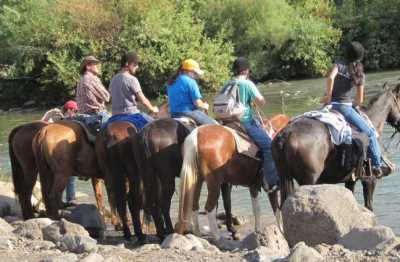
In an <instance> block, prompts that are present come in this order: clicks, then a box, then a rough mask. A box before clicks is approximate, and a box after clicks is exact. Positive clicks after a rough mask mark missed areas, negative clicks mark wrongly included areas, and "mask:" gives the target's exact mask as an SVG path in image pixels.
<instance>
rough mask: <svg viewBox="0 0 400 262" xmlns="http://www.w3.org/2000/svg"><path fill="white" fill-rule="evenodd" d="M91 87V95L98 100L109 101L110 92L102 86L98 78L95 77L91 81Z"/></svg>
mask: <svg viewBox="0 0 400 262" xmlns="http://www.w3.org/2000/svg"><path fill="white" fill-rule="evenodd" d="M92 85H93V88H91V89H92V92H93V95H94V96H95V97H96V98H97V100H98V101H101V102H103V103H104V102H110V93H109V92H108V91H107V89H106V88H105V87H104V86H103V83H101V80H100V78H98V77H96V78H95V79H94V81H93V83H92Z"/></svg>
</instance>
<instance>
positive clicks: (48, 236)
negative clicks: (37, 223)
mask: <svg viewBox="0 0 400 262" xmlns="http://www.w3.org/2000/svg"><path fill="white" fill-rule="evenodd" d="M42 234H43V239H44V240H48V241H51V242H53V243H57V242H58V241H60V239H61V238H62V234H61V232H60V225H59V222H55V223H53V224H51V225H49V226H47V227H45V228H43V229H42Z"/></svg>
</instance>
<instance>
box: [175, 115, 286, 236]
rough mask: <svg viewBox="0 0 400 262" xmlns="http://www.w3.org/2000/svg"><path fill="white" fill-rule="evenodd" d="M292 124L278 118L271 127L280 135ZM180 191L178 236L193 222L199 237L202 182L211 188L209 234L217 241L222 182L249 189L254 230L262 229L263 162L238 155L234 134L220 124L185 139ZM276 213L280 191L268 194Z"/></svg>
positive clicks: (195, 132) (282, 117) (209, 193)
mask: <svg viewBox="0 0 400 262" xmlns="http://www.w3.org/2000/svg"><path fill="white" fill-rule="evenodd" d="M288 122H289V117H287V116H285V115H277V116H275V117H273V118H272V119H271V123H272V126H273V127H274V129H275V130H276V131H277V132H279V131H280V130H281V129H282V128H283V127H284V126H286V124H287V123H288ZM183 155H184V158H183V164H182V170H181V189H180V200H179V216H178V223H177V225H176V231H177V233H180V234H182V233H184V232H185V231H186V230H187V228H188V225H189V222H190V220H191V216H192V212H193V211H194V215H193V225H194V233H195V234H197V235H199V234H200V227H199V222H198V210H199V198H200V191H201V186H202V184H203V181H205V182H206V184H207V188H208V195H207V202H206V206H205V210H206V212H207V215H208V219H209V223H210V231H211V233H212V234H213V236H214V237H215V238H216V239H218V237H219V232H218V231H219V230H218V227H217V223H216V205H217V201H218V197H219V192H220V190H221V185H222V184H223V183H229V184H232V185H242V186H248V187H249V191H250V195H251V198H252V205H253V212H254V215H255V228H256V230H258V229H260V207H259V203H258V198H257V196H258V191H259V190H260V187H261V180H262V177H261V175H260V168H261V162H260V161H258V160H255V159H252V158H250V157H247V156H244V155H242V154H239V153H238V152H237V149H236V142H235V138H234V137H233V135H232V133H231V132H230V131H229V130H227V129H226V128H224V127H223V126H218V125H205V126H201V127H199V128H196V129H195V130H193V131H192V133H191V134H190V135H189V136H188V137H187V138H186V139H185V142H184V145H183ZM268 197H269V199H270V203H271V206H272V209H273V210H274V212H275V211H276V210H277V208H278V194H277V192H274V193H271V194H269V195H268Z"/></svg>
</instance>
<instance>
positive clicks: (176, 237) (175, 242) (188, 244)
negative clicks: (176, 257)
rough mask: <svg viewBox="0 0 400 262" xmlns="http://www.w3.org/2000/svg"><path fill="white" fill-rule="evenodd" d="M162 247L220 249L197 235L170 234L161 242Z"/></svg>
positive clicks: (196, 249)
mask: <svg viewBox="0 0 400 262" xmlns="http://www.w3.org/2000/svg"><path fill="white" fill-rule="evenodd" d="M161 248H164V249H165V248H175V249H180V250H185V251H189V250H195V251H211V252H217V251H219V250H218V249H217V248H216V247H215V246H214V245H211V244H210V243H209V242H208V241H207V240H205V239H202V238H199V237H196V236H195V235H191V234H188V235H180V234H176V233H174V234H171V235H168V236H167V237H166V238H165V239H164V241H163V242H162V244H161Z"/></svg>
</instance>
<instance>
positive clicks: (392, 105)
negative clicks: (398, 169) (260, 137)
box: [272, 84, 400, 210]
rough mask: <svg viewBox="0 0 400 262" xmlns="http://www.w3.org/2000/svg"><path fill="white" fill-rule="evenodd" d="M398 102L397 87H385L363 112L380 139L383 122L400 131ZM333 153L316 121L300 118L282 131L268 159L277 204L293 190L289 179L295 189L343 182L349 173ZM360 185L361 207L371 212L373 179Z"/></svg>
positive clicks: (350, 184) (351, 186)
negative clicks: (275, 177) (277, 186)
mask: <svg viewBox="0 0 400 262" xmlns="http://www.w3.org/2000/svg"><path fill="white" fill-rule="evenodd" d="M399 99H400V84H399V85H397V87H395V88H389V87H387V86H386V84H385V85H384V90H383V92H380V93H379V94H378V95H376V96H375V97H374V98H372V99H371V101H370V103H369V105H368V106H367V107H366V108H364V112H365V113H366V114H367V115H368V117H369V119H370V120H371V122H372V124H373V125H374V127H375V128H376V130H377V132H378V133H379V135H380V136H381V135H382V131H383V126H384V124H385V122H388V123H389V124H390V125H391V126H392V127H393V128H395V129H396V130H397V131H400V104H399V102H398V100H399ZM336 149H337V148H336V147H335V146H334V144H333V143H332V141H331V135H330V133H329V130H328V128H327V127H326V125H325V124H324V123H322V122H320V121H318V120H315V119H310V118H301V119H299V120H297V121H294V122H291V123H290V124H289V125H288V126H287V127H286V128H284V129H283V130H282V131H281V132H280V133H279V135H278V136H277V137H276V138H275V139H274V141H273V142H272V155H273V157H274V160H275V163H276V167H277V170H278V174H279V176H280V177H281V204H283V202H284V201H285V199H286V198H287V197H288V195H289V194H291V193H292V192H293V190H294V185H293V179H295V180H296V181H297V182H298V184H299V185H314V184H322V183H340V182H343V180H344V179H345V178H346V177H347V176H348V175H349V171H348V172H346V171H345V170H343V168H341V167H340V165H339V161H338V160H337V159H338V158H337V150H336ZM350 172H351V170H350ZM345 185H346V188H348V189H349V190H351V191H354V185H355V181H353V180H352V179H348V180H347V181H346V182H345ZM362 185H363V193H364V204H365V206H366V207H367V208H368V209H370V210H372V201H373V193H374V189H375V185H376V179H367V180H365V181H363V182H362Z"/></svg>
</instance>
